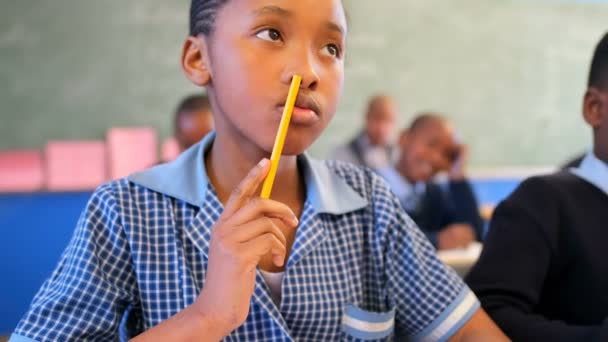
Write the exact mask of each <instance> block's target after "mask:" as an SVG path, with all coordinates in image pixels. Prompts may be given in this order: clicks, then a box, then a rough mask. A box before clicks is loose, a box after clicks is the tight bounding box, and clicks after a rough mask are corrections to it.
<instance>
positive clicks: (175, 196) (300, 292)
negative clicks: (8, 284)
mask: <svg viewBox="0 0 608 342" xmlns="http://www.w3.org/2000/svg"><path fill="white" fill-rule="evenodd" d="M213 139H214V135H213V134H211V135H209V136H207V137H206V138H205V139H204V140H203V141H202V142H201V143H199V144H197V145H195V146H194V147H193V148H191V149H189V150H187V151H186V152H184V153H183V154H182V155H180V157H179V158H178V159H177V160H175V161H174V162H171V163H169V164H164V165H160V166H156V167H154V168H152V169H149V170H146V171H143V172H140V173H137V174H134V175H131V176H130V177H128V178H126V179H121V180H118V181H113V182H110V183H107V184H105V185H102V186H101V187H100V188H98V189H97V190H96V191H95V193H94V194H93V196H92V198H91V200H90V201H89V203H88V205H87V207H86V209H85V211H84V213H83V215H82V217H81V218H80V220H79V223H78V226H77V229H76V232H75V234H74V237H73V239H72V241H71V242H70V244H69V246H68V247H67V249H66V251H65V252H64V254H63V256H62V257H61V261H60V263H59V265H58V267H57V269H56V270H55V271H54V273H53V275H52V276H51V278H50V279H49V280H47V281H46V282H45V283H44V285H43V286H42V288H41V289H40V291H39V293H38V294H37V295H36V296H35V298H34V300H33V303H32V305H31V307H30V309H29V311H28V312H27V314H26V315H25V317H24V318H23V319H22V320H21V322H20V323H19V325H18V326H17V328H16V330H15V332H14V334H13V336H12V337H11V341H16V342H22V341H27V342H31V341H50V340H58V341H72V340H115V339H116V336H117V335H118V331H119V327H121V328H120V329H122V331H123V332H124V333H125V334H124V335H126V336H134V335H136V334H138V333H141V332H142V331H144V330H147V329H150V328H152V327H153V326H155V325H157V324H159V323H160V322H162V321H164V320H166V319H168V318H169V317H171V316H173V315H174V314H176V313H178V312H180V311H181V310H183V309H184V308H185V307H187V306H188V305H190V304H191V303H193V302H194V301H195V299H196V298H197V296H198V295H199V293H200V291H201V289H202V288H203V287H204V286H205V275H206V267H207V251H208V249H209V241H210V234H211V230H212V228H213V225H214V223H215V222H216V221H217V219H218V218H219V216H220V214H221V213H222V210H223V206H222V204H221V203H220V201H219V199H218V196H217V194H216V192H215V190H214V188H213V186H212V185H211V184H210V183H209V181H208V178H207V175H206V171H205V164H204V153H205V152H206V151H207V150H208V149H209V148H210V146H211V143H212V141H213ZM298 163H299V167H300V170H301V172H302V174H303V177H304V179H305V184H306V190H307V194H306V201H305V203H304V209H303V212H302V215H301V218H300V224H299V227H298V230H297V233H296V239H295V242H294V245H293V248H292V250H291V254H290V256H289V259H288V261H287V264H286V269H285V273H284V276H283V278H282V281H281V282H282V284H281V285H282V286H281V296H280V302H278V305H277V303H275V301H273V296H272V293H271V291H270V288H269V287H268V285H267V284H266V282H265V281H264V277H263V276H262V274H261V273H260V272H259V271H258V272H257V275H256V285H255V289H254V293H253V297H252V299H251V306H250V309H249V316H248V317H247V320H246V321H245V323H244V324H243V325H242V326H240V327H239V328H237V329H236V330H234V331H233V332H232V333H231V334H230V335H228V336H227V337H226V338H225V341H339V340H356V339H359V340H381V341H382V340H390V339H391V338H396V339H401V338H404V337H405V336H408V337H409V338H411V339H412V340H414V341H436V340H443V339H445V338H446V337H447V336H450V335H452V334H453V333H454V332H455V331H456V330H457V329H459V328H460V327H461V326H462V325H463V324H464V323H465V322H466V321H467V320H468V319H469V318H470V317H471V315H473V313H474V312H475V311H476V310H477V309H478V308H479V302H478V300H477V299H476V297H475V295H474V294H473V293H472V292H471V290H470V289H469V288H468V287H467V286H466V285H465V284H464V283H463V282H462V281H461V280H460V279H459V277H458V276H457V275H456V274H455V273H454V272H453V271H451V270H450V269H449V268H447V267H446V266H444V265H443V264H442V263H441V262H440V261H439V260H438V259H437V258H436V257H435V252H434V250H433V248H432V246H431V245H430V244H429V243H428V241H427V240H426V239H425V237H424V235H423V234H422V233H421V232H420V231H419V230H418V228H416V226H415V224H414V223H413V222H412V221H411V220H410V219H409V218H408V217H407V215H406V214H405V213H404V212H403V211H402V210H401V208H400V204H399V201H398V200H397V199H396V198H395V197H394V196H393V195H392V194H391V192H390V191H389V190H388V188H387V187H386V185H385V183H384V182H383V181H382V180H381V179H380V178H379V177H378V176H376V175H374V174H373V173H372V172H371V171H369V170H364V169H360V168H356V167H353V166H352V165H350V164H347V163H341V162H326V161H318V160H314V159H312V158H310V157H308V156H307V155H306V154H304V155H301V156H300V157H298ZM121 322H122V324H121Z"/></svg>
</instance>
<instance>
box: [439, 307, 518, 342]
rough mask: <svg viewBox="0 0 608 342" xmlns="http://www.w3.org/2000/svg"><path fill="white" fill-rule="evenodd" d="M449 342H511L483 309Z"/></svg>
mask: <svg viewBox="0 0 608 342" xmlns="http://www.w3.org/2000/svg"><path fill="white" fill-rule="evenodd" d="M448 341H449V342H488V341H492V342H493V341H509V339H508V338H507V337H506V336H505V334H503V332H502V331H500V329H499V328H498V327H497V326H496V324H495V323H494V322H492V320H491V319H490V317H489V316H488V314H487V313H486V312H485V311H483V309H481V308H480V309H478V310H477V312H475V314H473V316H471V319H469V320H468V321H467V322H466V323H465V324H464V325H463V326H462V328H460V329H458V331H457V332H456V334H454V335H453V336H452V337H450V339H449V340H448Z"/></svg>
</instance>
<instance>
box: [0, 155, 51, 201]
mask: <svg viewBox="0 0 608 342" xmlns="http://www.w3.org/2000/svg"><path fill="white" fill-rule="evenodd" d="M43 183H44V172H43V163H42V152H41V151H36V150H12V151H11V150H9V151H0V191H6V192H21V191H36V190H40V189H41V188H42V186H43Z"/></svg>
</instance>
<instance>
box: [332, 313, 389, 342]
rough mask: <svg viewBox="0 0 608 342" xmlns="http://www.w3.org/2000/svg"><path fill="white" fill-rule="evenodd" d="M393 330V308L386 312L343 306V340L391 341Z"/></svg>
mask: <svg viewBox="0 0 608 342" xmlns="http://www.w3.org/2000/svg"><path fill="white" fill-rule="evenodd" d="M394 330H395V309H394V308H393V309H392V310H390V311H386V312H372V311H367V310H363V309H361V308H359V307H357V306H355V305H347V306H346V307H344V313H343V315H342V337H343V339H342V340H343V341H393V337H394Z"/></svg>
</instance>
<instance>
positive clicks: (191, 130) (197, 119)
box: [174, 94, 214, 152]
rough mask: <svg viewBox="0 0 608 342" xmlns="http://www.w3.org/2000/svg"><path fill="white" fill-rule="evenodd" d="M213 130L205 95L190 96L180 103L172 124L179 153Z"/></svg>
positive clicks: (211, 117) (209, 107)
mask: <svg viewBox="0 0 608 342" xmlns="http://www.w3.org/2000/svg"><path fill="white" fill-rule="evenodd" d="M213 129H214V124H213V115H212V114H211V105H210V104H209V98H207V95H204V94H197V95H191V96H188V97H186V98H185V99H183V100H182V101H181V102H180V104H179V105H178V107H177V110H176V111H175V122H174V135H175V139H176V140H177V143H178V145H179V149H180V152H183V151H185V150H187V149H188V148H189V147H190V146H192V145H194V144H196V143H197V142H199V141H201V140H202V139H203V137H205V136H206V135H207V134H208V133H209V132H211V131H213Z"/></svg>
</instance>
